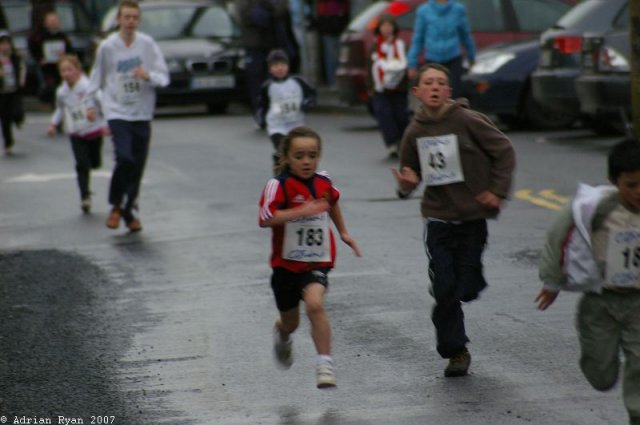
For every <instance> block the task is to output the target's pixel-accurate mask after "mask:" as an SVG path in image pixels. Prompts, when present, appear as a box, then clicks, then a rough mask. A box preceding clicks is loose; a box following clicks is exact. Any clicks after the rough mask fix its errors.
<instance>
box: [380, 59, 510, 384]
mask: <svg viewBox="0 0 640 425" xmlns="http://www.w3.org/2000/svg"><path fill="white" fill-rule="evenodd" d="M413 94H414V95H415V96H416V98H417V99H418V100H419V101H420V104H421V106H420V108H419V109H418V110H417V111H416V114H415V117H414V119H413V121H412V122H411V123H410V124H409V126H408V127H407V131H406V132H405V134H404V137H403V141H402V145H401V146H402V147H401V151H400V169H399V170H398V169H395V168H393V169H392V172H393V174H394V176H395V178H396V181H397V183H398V195H399V196H400V197H401V198H407V197H408V196H409V194H410V193H411V192H412V191H413V190H414V189H416V188H417V187H418V185H419V184H420V182H421V181H424V182H425V184H426V187H425V190H424V195H423V197H422V205H421V209H422V216H423V218H424V244H425V251H426V253H427V257H428V259H429V278H430V280H431V287H430V290H429V292H430V293H431V295H432V296H433V297H434V298H435V300H436V304H435V306H434V307H433V311H432V316H431V318H432V320H433V324H434V326H435V328H436V339H437V347H436V348H437V350H438V353H439V354H440V355H441V356H442V357H443V358H445V359H449V363H448V365H447V367H446V368H445V370H444V376H446V377H454V376H464V375H466V374H467V371H468V369H469V365H470V364H471V354H470V353H469V350H468V349H467V343H468V342H469V338H468V337H467V333H466V331H465V326H464V313H463V311H462V303H468V302H470V301H473V300H475V299H476V298H478V296H479V295H480V292H481V291H482V290H483V289H485V287H486V286H487V282H486V280H485V278H484V275H483V265H482V252H483V251H484V248H485V246H486V244H487V236H488V233H487V219H490V218H496V217H497V216H498V214H499V213H500V209H501V207H502V204H503V202H504V200H505V199H506V198H507V196H508V194H509V192H510V190H511V184H512V180H513V171H514V168H515V152H514V149H513V146H512V144H511V141H510V140H509V139H508V138H507V136H505V135H504V134H503V133H502V132H501V131H500V130H498V128H497V127H496V126H495V125H493V123H492V122H491V121H490V120H489V119H488V118H487V117H486V116H484V115H482V114H480V113H478V112H476V111H472V110H470V109H468V105H467V103H466V99H463V100H459V101H454V100H452V99H451V87H450V86H449V79H448V70H447V68H445V67H444V66H443V65H440V64H427V65H425V66H423V67H422V68H420V70H419V71H418V77H417V82H416V85H415V86H414V87H413Z"/></svg>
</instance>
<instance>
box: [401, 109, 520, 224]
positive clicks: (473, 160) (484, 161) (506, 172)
mask: <svg viewBox="0 0 640 425" xmlns="http://www.w3.org/2000/svg"><path fill="white" fill-rule="evenodd" d="M468 108H469V107H468V102H467V100H466V99H459V100H457V101H454V100H449V101H448V102H447V103H446V104H444V105H443V106H442V108H441V109H440V110H439V111H438V112H437V113H433V112H431V111H430V110H428V109H427V108H425V107H424V106H422V107H421V108H420V109H419V110H418V111H416V114H415V116H414V118H413V120H412V121H411V123H410V124H409V126H408V127H407V130H406V131H405V133H404V137H403V141H402V148H401V151H400V167H401V168H402V167H405V166H407V167H409V168H411V169H412V170H413V171H415V172H416V174H417V175H418V176H422V167H421V162H420V154H419V151H418V139H419V138H423V137H438V136H447V135H455V136H456V137H457V141H458V155H459V158H460V165H461V169H462V172H463V174H464V181H461V182H458V183H450V184H445V185H438V186H428V185H427V186H426V187H425V190H424V194H423V197H422V204H421V210H422V216H423V217H425V218H435V219H439V220H445V221H470V220H477V219H483V218H494V217H496V216H497V215H498V213H499V210H497V209H489V208H487V207H485V206H484V205H482V204H481V203H480V202H478V201H477V200H476V199H475V198H476V196H477V195H479V194H480V193H482V192H484V191H489V192H492V193H493V194H495V195H496V196H498V197H500V198H507V197H508V195H509V192H510V190H511V185H512V176H513V171H514V169H515V164H516V160H515V152H514V149H513V146H512V144H511V141H510V140H509V139H508V138H507V136H505V135H504V134H503V133H502V132H501V131H500V130H498V128H497V127H496V126H495V125H494V124H493V123H492V122H491V120H489V118H487V117H486V116H485V115H483V114H481V113H479V112H476V111H473V110H470V109H468Z"/></svg>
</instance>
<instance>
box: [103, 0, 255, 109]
mask: <svg viewBox="0 0 640 425" xmlns="http://www.w3.org/2000/svg"><path fill="white" fill-rule="evenodd" d="M140 9H141V12H142V19H141V21H140V26H139V27H138V30H139V31H141V32H143V33H145V34H148V35H150V36H151V37H153V38H154V39H155V40H156V42H157V43H158V46H159V47H160V50H161V51H162V53H163V54H164V57H165V60H166V62H167V66H168V68H169V74H170V78H171V82H170V84H169V86H167V87H162V88H159V89H158V91H157V103H158V104H159V105H177V104H196V103H204V104H206V105H207V107H208V109H209V111H210V112H213V113H220V112H224V111H225V110H226V108H227V106H228V105H229V103H230V102H231V101H233V100H238V99H239V97H240V96H241V93H242V89H241V86H242V72H241V66H242V63H243V57H244V55H243V50H242V49H240V48H239V46H238V44H237V43H238V37H239V35H240V34H239V30H238V26H237V24H236V23H235V22H234V21H233V19H232V17H231V15H230V14H229V12H228V11H227V9H226V7H225V4H224V2H222V1H219V2H216V1H189V0H187V1H177V0H176V1H145V2H141V3H140ZM116 14H117V9H116V8H113V9H111V10H110V11H109V12H108V13H107V14H106V15H105V17H104V20H103V23H102V29H103V32H104V33H108V32H110V31H115V30H117V23H116Z"/></svg>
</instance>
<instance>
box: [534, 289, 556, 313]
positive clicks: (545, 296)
mask: <svg viewBox="0 0 640 425" xmlns="http://www.w3.org/2000/svg"><path fill="white" fill-rule="evenodd" d="M557 297H558V292H553V291H549V290H548V289H544V288H543V289H542V290H540V293H539V294H538V296H537V297H536V299H535V302H536V303H538V310H542V311H544V310H546V309H548V308H549V307H550V306H551V304H553V302H554V301H555V300H556V298H557Z"/></svg>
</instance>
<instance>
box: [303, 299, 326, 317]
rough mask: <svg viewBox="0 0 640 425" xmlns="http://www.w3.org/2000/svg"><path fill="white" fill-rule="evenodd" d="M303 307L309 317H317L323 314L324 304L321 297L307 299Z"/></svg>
mask: <svg viewBox="0 0 640 425" xmlns="http://www.w3.org/2000/svg"><path fill="white" fill-rule="evenodd" d="M305 308H306V310H307V316H309V317H317V316H320V315H323V314H325V311H324V305H323V304H322V299H320V300H308V301H307V302H306V303H305Z"/></svg>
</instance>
